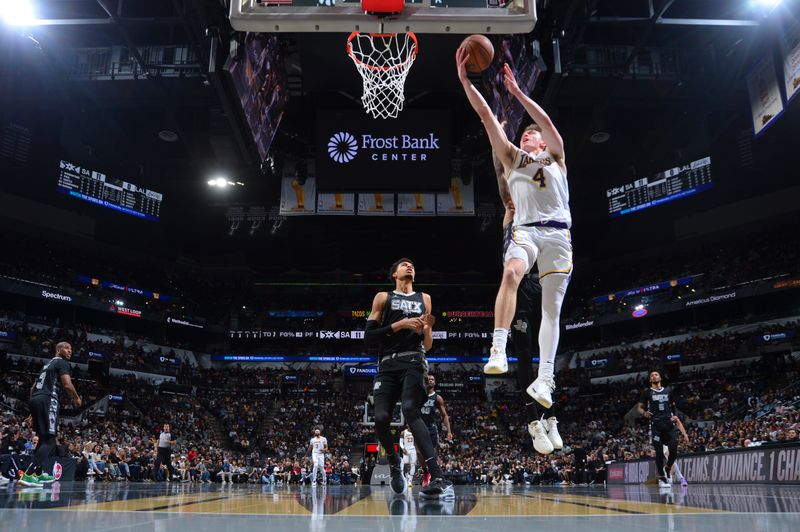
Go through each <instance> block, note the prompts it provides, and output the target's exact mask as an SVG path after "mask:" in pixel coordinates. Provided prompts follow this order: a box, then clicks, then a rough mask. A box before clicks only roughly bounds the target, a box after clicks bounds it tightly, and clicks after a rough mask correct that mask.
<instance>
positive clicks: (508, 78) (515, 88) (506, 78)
mask: <svg viewBox="0 0 800 532" xmlns="http://www.w3.org/2000/svg"><path fill="white" fill-rule="evenodd" d="M503 84H504V85H505V86H506V90H507V91H508V92H509V93H510V94H514V95H516V94H519V92H520V90H519V85H517V78H515V77H514V72H512V71H511V67H510V66H508V63H505V64H504V65H503Z"/></svg>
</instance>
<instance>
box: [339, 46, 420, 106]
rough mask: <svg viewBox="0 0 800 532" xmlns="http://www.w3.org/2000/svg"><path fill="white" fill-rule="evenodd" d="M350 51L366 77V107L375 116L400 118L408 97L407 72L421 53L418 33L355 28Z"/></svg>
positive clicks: (364, 97)
mask: <svg viewBox="0 0 800 532" xmlns="http://www.w3.org/2000/svg"><path fill="white" fill-rule="evenodd" d="M347 55H349V56H350V59H352V60H353V63H355V65H356V69H357V70H358V73H359V74H361V79H362V80H363V81H364V83H363V85H364V94H363V95H362V96H361V101H362V103H363V104H364V109H365V110H366V111H367V112H368V113H371V114H372V117H373V118H396V117H397V113H399V112H400V111H402V110H403V103H404V102H405V99H406V97H405V95H404V94H403V88H404V86H405V82H406V76H408V71H409V70H410V69H411V65H412V64H414V59H416V57H417V38H416V36H415V35H414V34H413V33H404V34H400V35H398V34H396V33H391V34H389V33H386V34H369V33H358V32H353V33H351V34H350V38H349V39H348V40H347Z"/></svg>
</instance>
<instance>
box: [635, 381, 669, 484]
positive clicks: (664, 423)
mask: <svg viewBox="0 0 800 532" xmlns="http://www.w3.org/2000/svg"><path fill="white" fill-rule="evenodd" d="M647 378H648V380H649V381H650V387H649V388H647V389H646V390H645V391H644V392H642V396H641V398H640V399H639V404H638V405H637V407H638V409H639V412H640V413H641V414H642V415H643V416H644V417H645V418H647V419H649V420H650V439H651V442H650V443H651V444H652V445H653V447H655V451H656V474H657V475H658V487H660V488H668V487H670V486H671V484H670V481H669V480H668V479H667V475H666V474H665V473H664V446H666V447H667V448H668V449H669V457H668V458H667V469H666V471H672V465H673V464H674V463H675V459H676V458H677V457H678V431H677V430H676V429H675V423H676V421H678V417H677V416H676V415H675V414H673V411H672V406H673V405H674V404H675V398H674V395H673V391H672V388H670V387H668V386H662V385H661V373H660V372H658V371H651V372H650V373H648V375H647Z"/></svg>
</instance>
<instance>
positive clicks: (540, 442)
mask: <svg viewBox="0 0 800 532" xmlns="http://www.w3.org/2000/svg"><path fill="white" fill-rule="evenodd" d="M528 434H530V435H531V438H533V448H534V449H536V452H537V453H541V454H550V453H552V452H553V442H552V441H550V438H548V437H547V432H546V431H545V426H544V423H543V422H542V421H538V420H537V421H531V422H530V423H528Z"/></svg>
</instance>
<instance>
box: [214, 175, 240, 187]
mask: <svg viewBox="0 0 800 532" xmlns="http://www.w3.org/2000/svg"><path fill="white" fill-rule="evenodd" d="M207 183H208V186H210V187H216V188H227V187H243V186H244V183H242V182H241V181H231V180H229V179H228V178H225V177H214V178H212V179H209V180H208V181H207Z"/></svg>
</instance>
